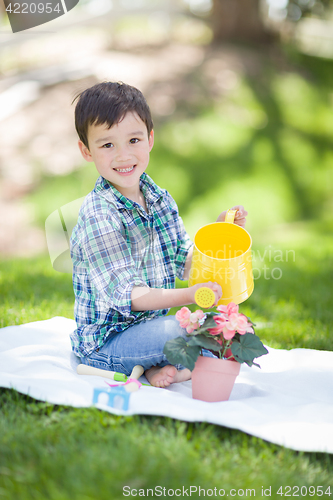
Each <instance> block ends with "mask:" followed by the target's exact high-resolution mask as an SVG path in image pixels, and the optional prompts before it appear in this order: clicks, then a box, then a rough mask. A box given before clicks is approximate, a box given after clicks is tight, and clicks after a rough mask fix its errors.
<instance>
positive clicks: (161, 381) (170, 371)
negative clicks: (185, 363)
mask: <svg viewBox="0 0 333 500" xmlns="http://www.w3.org/2000/svg"><path fill="white" fill-rule="evenodd" d="M191 375H192V374H191V371H190V370H188V368H184V369H183V370H177V368H176V367H175V366H172V365H167V366H163V367H162V368H161V367H160V366H153V367H152V368H149V370H146V371H145V376H146V378H147V380H148V382H149V383H150V384H151V385H153V386H154V387H168V386H169V385H170V384H173V383H174V382H185V380H189V379H190V378H191Z"/></svg>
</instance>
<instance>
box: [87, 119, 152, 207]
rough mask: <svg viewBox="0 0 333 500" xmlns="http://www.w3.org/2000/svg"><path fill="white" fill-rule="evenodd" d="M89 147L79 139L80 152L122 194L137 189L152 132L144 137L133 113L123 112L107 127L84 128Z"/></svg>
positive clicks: (128, 195) (150, 144)
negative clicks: (86, 132)
mask: <svg viewBox="0 0 333 500" xmlns="http://www.w3.org/2000/svg"><path fill="white" fill-rule="evenodd" d="M88 143H89V149H88V148H87V147H86V146H85V145H84V144H83V142H82V141H79V148H80V151H81V153H82V156H83V158H84V159H85V160H87V161H93V162H94V163H95V165H96V168H97V170H98V172H99V173H100V175H102V176H103V177H104V178H105V179H107V180H108V181H109V182H111V184H112V185H113V186H114V187H115V188H116V189H117V190H118V191H119V192H120V193H121V194H123V195H124V196H126V197H131V196H133V195H136V194H137V192H138V191H139V189H140V188H139V179H140V176H141V174H142V173H143V172H144V171H145V170H146V168H147V166H148V162H149V153H150V151H151V149H152V147H153V144H154V133H153V131H152V132H151V133H150V136H149V137H148V134H147V127H146V125H145V123H144V122H143V121H142V120H141V118H139V116H138V115H137V114H136V113H127V114H126V115H125V116H124V118H123V119H122V120H121V121H120V122H119V123H116V124H114V125H113V126H112V127H111V128H107V126H106V125H105V124H103V125H92V126H90V127H89V129H88Z"/></svg>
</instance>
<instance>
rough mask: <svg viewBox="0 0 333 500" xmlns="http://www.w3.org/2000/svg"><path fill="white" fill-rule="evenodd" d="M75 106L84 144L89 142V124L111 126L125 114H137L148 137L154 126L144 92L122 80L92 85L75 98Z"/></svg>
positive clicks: (76, 121)
mask: <svg viewBox="0 0 333 500" xmlns="http://www.w3.org/2000/svg"><path fill="white" fill-rule="evenodd" d="M77 99H78V101H77V103H76V106H75V128H76V131H77V133H78V135H79V138H80V139H81V141H82V142H83V144H84V145H85V146H86V147H87V148H89V145H88V128H89V125H103V124H104V123H105V124H106V125H108V126H109V128H111V127H112V125H114V124H115V123H119V122H120V121H121V120H122V118H124V116H125V115H126V113H129V112H132V113H137V114H138V115H139V117H140V118H141V120H142V121H143V122H144V123H145V125H146V127H147V131H148V136H149V135H150V132H151V131H152V129H153V120H152V117H151V114H150V109H149V106H148V104H147V101H146V99H145V98H144V96H143V94H142V92H140V90H138V89H136V88H135V87H132V86H131V85H127V84H126V83H122V82H103V83H98V84H96V85H94V86H93V87H90V88H88V89H86V90H84V91H83V92H81V93H80V94H78V95H77V96H76V97H75V99H74V100H73V102H72V104H73V103H74V102H75V101H76V100H77Z"/></svg>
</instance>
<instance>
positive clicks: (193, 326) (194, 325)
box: [186, 309, 205, 333]
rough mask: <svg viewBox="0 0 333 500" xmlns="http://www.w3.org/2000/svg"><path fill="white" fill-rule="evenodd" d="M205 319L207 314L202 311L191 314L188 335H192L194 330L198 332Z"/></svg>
mask: <svg viewBox="0 0 333 500" xmlns="http://www.w3.org/2000/svg"><path fill="white" fill-rule="evenodd" d="M204 317H205V313H204V312H202V311H201V310H200V309H198V310H197V311H194V313H191V314H190V323H189V324H188V326H187V327H186V331H187V333H192V332H194V330H197V329H198V328H199V326H200V321H199V320H200V319H203V318H204Z"/></svg>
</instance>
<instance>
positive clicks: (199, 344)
mask: <svg viewBox="0 0 333 500" xmlns="http://www.w3.org/2000/svg"><path fill="white" fill-rule="evenodd" d="M238 309H239V306H238V305H236V304H234V303H233V302H231V303H230V304H228V305H227V306H218V307H217V311H218V313H215V312H207V313H204V312H203V311H202V310H200V309H198V310H196V311H195V312H193V313H192V312H191V311H190V310H189V309H188V308H187V307H182V308H181V309H180V310H179V311H177V313H176V319H177V320H178V321H179V323H180V326H181V327H182V328H185V329H186V332H187V337H188V339H185V338H183V337H177V338H175V339H173V340H169V341H167V342H166V343H165V346H164V351H163V352H164V354H165V355H166V357H167V359H168V361H169V362H170V363H172V364H174V365H176V364H181V365H183V366H184V367H186V368H188V369H189V370H191V371H192V396H193V398H195V399H201V400H203V401H226V400H228V399H229V396H230V393H231V390H232V387H233V385H234V382H235V379H236V377H237V375H238V374H239V370H240V365H241V363H246V364H247V365H248V366H252V365H255V366H258V367H259V368H260V366H259V365H258V364H257V363H255V362H254V359H255V358H258V357H260V356H263V355H264V354H267V353H268V351H267V349H266V348H265V347H264V345H263V343H262V342H261V340H260V339H259V337H257V335H256V334H255V332H254V326H255V325H254V324H253V323H252V322H251V320H250V319H249V318H248V317H247V316H245V315H244V314H241V313H239V312H238ZM203 349H207V350H209V351H211V352H213V353H214V354H216V357H209V356H203V355H202V354H203V353H202V350H203Z"/></svg>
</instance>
